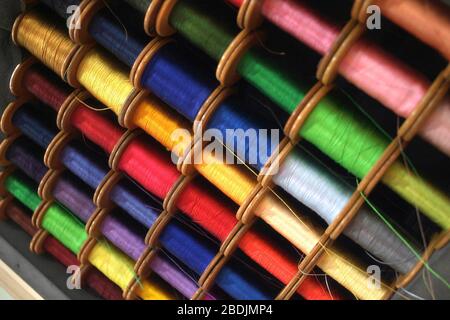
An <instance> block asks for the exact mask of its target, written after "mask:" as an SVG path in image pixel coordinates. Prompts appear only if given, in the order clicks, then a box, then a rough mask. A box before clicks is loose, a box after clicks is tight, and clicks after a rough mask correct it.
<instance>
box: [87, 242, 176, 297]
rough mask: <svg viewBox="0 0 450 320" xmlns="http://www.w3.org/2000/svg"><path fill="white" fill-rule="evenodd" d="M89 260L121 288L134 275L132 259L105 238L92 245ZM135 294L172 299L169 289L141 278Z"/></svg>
mask: <svg viewBox="0 0 450 320" xmlns="http://www.w3.org/2000/svg"><path fill="white" fill-rule="evenodd" d="M89 262H90V263H92V265H93V266H95V267H96V268H97V269H98V270H100V271H101V272H102V273H103V274H104V275H105V276H106V277H108V278H109V279H110V280H111V281H112V282H114V283H115V284H117V285H118V286H119V287H120V288H121V289H122V290H125V289H126V288H127V286H128V284H129V283H130V282H131V280H133V278H134V277H136V274H135V273H134V269H133V267H134V262H133V260H131V259H130V258H129V257H127V256H126V255H124V254H123V253H122V252H120V251H119V250H117V249H116V248H115V247H114V246H113V245H112V244H110V243H109V242H107V241H105V240H101V241H99V242H97V244H96V245H95V246H94V248H93V249H92V251H91V252H90V254H89ZM137 295H138V296H139V297H141V298H142V299H144V300H169V299H173V296H172V295H171V294H170V293H169V290H168V289H166V288H164V285H162V283H161V282H159V283H158V282H157V281H152V283H150V282H149V281H147V280H142V281H141V283H140V285H139V286H138V290H137Z"/></svg>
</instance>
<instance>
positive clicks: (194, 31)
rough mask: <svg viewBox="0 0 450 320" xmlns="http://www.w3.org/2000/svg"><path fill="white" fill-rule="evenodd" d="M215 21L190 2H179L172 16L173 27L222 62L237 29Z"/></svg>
mask: <svg viewBox="0 0 450 320" xmlns="http://www.w3.org/2000/svg"><path fill="white" fill-rule="evenodd" d="M215 20H216V19H215V18H214V17H212V16H211V15H209V14H207V13H205V12H202V11H201V10H198V9H197V8H196V7H195V6H194V5H192V4H191V3H190V2H189V1H178V2H177V4H176V5H175V7H174V8H173V10H172V13H171V15H170V24H171V25H172V27H174V28H175V29H176V30H178V32H179V33H181V34H182V35H183V36H184V37H185V38H187V39H188V40H189V41H191V42H192V43H193V44H195V45H196V46H198V47H200V48H201V49H202V50H203V51H205V52H206V53H207V54H208V55H209V56H211V57H212V58H214V59H215V60H220V58H221V57H222V55H223V53H224V52H225V50H226V49H227V47H228V45H229V44H230V42H231V41H233V39H234V36H235V34H236V33H237V27H235V26H231V25H226V24H219V23H215Z"/></svg>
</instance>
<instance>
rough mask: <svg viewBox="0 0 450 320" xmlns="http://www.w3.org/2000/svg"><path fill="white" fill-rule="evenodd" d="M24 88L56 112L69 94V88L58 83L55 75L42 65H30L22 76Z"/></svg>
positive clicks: (70, 90)
mask: <svg viewBox="0 0 450 320" xmlns="http://www.w3.org/2000/svg"><path fill="white" fill-rule="evenodd" d="M23 85H24V86H25V88H26V89H27V90H28V91H29V92H30V93H31V94H33V95H34V96H35V97H37V98H39V100H41V101H42V102H44V103H45V104H47V105H49V106H51V107H52V108H53V109H54V110H56V111H58V110H59V108H60V107H61V105H62V104H63V103H64V101H65V100H66V99H67V97H68V96H69V95H70V93H71V92H72V91H73V89H71V88H70V87H69V86H66V85H63V84H62V82H61V81H58V79H57V77H56V75H55V74H53V73H51V72H48V71H47V70H45V68H44V67H43V66H42V65H39V64H34V65H32V66H31V67H30V68H29V69H28V70H27V71H26V72H25V74H24V76H23Z"/></svg>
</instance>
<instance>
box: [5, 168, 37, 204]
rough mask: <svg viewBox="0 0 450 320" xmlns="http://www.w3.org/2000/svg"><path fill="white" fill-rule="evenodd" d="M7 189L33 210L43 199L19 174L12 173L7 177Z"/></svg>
mask: <svg viewBox="0 0 450 320" xmlns="http://www.w3.org/2000/svg"><path fill="white" fill-rule="evenodd" d="M5 189H6V190H8V191H9V193H11V194H12V195H13V196H14V197H15V198H17V199H18V200H19V201H20V202H22V204H24V205H25V206H26V207H27V208H28V209H30V210H31V211H34V210H36V209H37V207H38V206H39V204H40V203H41V201H42V200H41V198H39V196H38V195H37V193H36V192H35V191H34V190H33V189H32V188H30V187H29V186H28V185H27V183H26V182H25V181H24V180H23V179H21V178H20V177H19V176H18V175H17V174H12V175H10V176H9V177H8V178H6V180H5Z"/></svg>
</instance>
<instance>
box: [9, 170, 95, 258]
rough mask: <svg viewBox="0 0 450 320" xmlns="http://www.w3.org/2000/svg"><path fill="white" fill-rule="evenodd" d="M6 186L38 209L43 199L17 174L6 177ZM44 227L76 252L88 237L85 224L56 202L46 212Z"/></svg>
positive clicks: (29, 205) (24, 202) (24, 201)
mask: <svg viewBox="0 0 450 320" xmlns="http://www.w3.org/2000/svg"><path fill="white" fill-rule="evenodd" d="M5 188H6V190H8V191H9V192H10V193H11V194H12V195H13V196H14V197H15V198H16V199H17V200H19V201H20V202H22V203H23V204H24V205H25V206H26V207H27V208H29V209H30V210H32V211H34V210H36V208H37V207H38V206H39V204H40V203H41V201H42V200H41V199H40V198H39V196H38V195H37V193H36V189H35V188H33V186H32V185H30V184H29V183H27V182H26V181H25V180H24V179H22V178H20V177H19V176H18V175H16V174H12V175H10V176H9V177H8V178H7V179H6V181H5ZM42 227H43V228H44V229H45V230H47V231H48V232H49V233H50V234H52V235H53V236H54V237H55V238H56V239H58V240H59V241H60V242H61V243H62V244H63V245H64V246H65V247H67V248H68V249H70V250H71V251H72V252H73V253H75V254H77V253H78V252H79V251H80V249H81V247H82V245H83V243H84V242H85V240H86V239H87V234H86V231H85V230H84V226H83V224H82V223H80V222H79V221H78V220H77V219H76V218H75V217H73V216H72V215H71V214H70V213H69V212H68V211H67V210H66V209H64V208H63V207H61V206H60V205H58V204H56V203H54V204H52V205H51V206H50V207H49V208H48V209H47V211H46V212H45V215H44V218H43V221H42Z"/></svg>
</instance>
